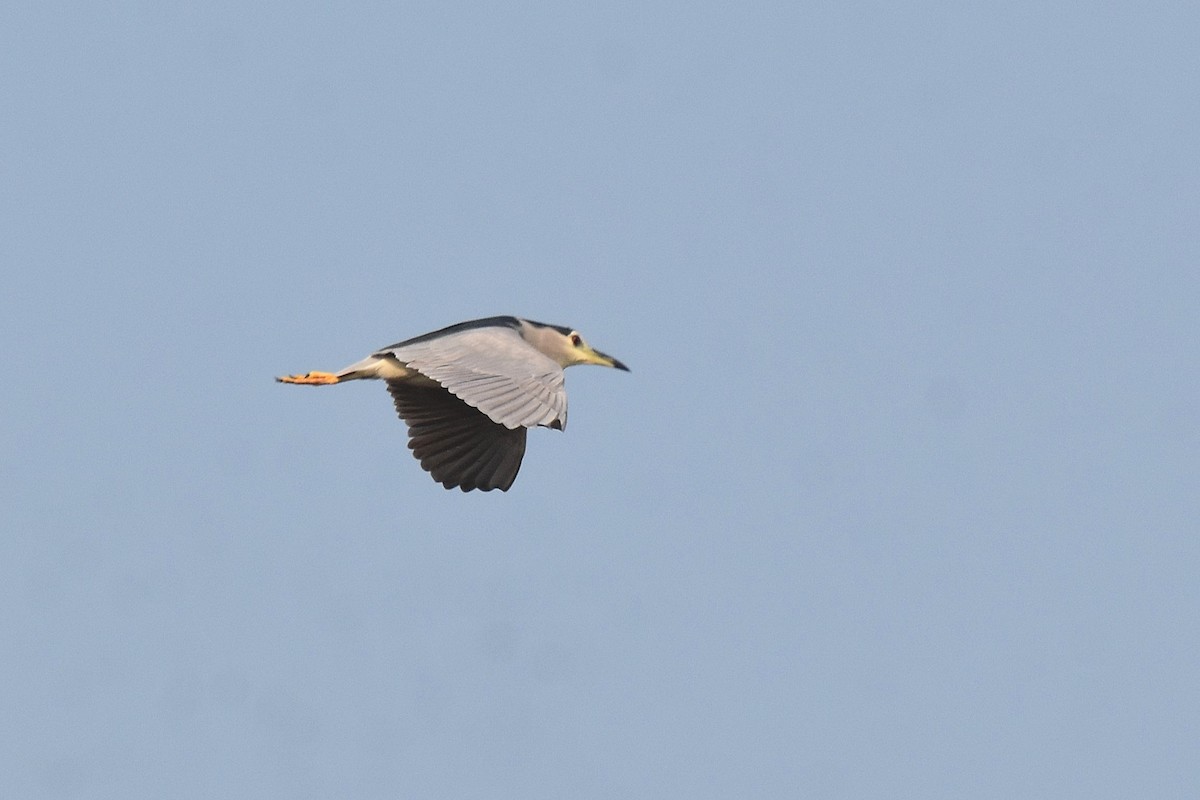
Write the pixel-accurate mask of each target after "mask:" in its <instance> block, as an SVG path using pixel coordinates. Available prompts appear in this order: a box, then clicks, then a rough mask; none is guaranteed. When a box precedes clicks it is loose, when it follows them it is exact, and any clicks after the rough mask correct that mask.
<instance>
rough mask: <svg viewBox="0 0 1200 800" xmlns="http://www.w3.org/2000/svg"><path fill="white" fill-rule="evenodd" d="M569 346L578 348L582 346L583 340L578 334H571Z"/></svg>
mask: <svg viewBox="0 0 1200 800" xmlns="http://www.w3.org/2000/svg"><path fill="white" fill-rule="evenodd" d="M571 344H572V345H574V346H575V347H579V345H581V344H583V339H581V338H580V337H579V334H578V333H572V334H571Z"/></svg>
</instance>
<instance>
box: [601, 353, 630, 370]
mask: <svg viewBox="0 0 1200 800" xmlns="http://www.w3.org/2000/svg"><path fill="white" fill-rule="evenodd" d="M597 355H599V356H601V357H603V358H607V359H608V360H609V361H611V362H612V367H613V369H619V370H622V371H624V372H629V367H627V366H625V365H624V364H622V363H621V362H620V361H617V360H616V359H615V358H613V357H612V356H610V355H609V354H608V353H600V352H599V351H597Z"/></svg>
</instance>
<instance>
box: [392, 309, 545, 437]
mask: <svg viewBox="0 0 1200 800" xmlns="http://www.w3.org/2000/svg"><path fill="white" fill-rule="evenodd" d="M381 354H389V355H391V356H393V357H394V358H396V359H397V360H398V361H400V362H401V363H403V364H407V365H408V366H409V367H410V368H412V369H415V370H417V371H418V372H420V373H421V374H422V375H425V376H426V377H429V378H432V379H433V380H435V381H437V382H438V383H440V384H441V385H442V386H445V387H446V388H447V389H449V390H450V392H451V393H452V394H454V395H455V396H457V397H459V398H461V399H462V400H463V402H465V403H467V404H468V405H470V406H474V407H475V408H478V409H479V410H480V411H482V412H483V413H484V414H487V416H488V417H490V418H491V419H492V420H493V421H495V422H498V423H499V424H501V425H504V426H505V427H508V428H519V427H526V428H530V427H533V426H535V425H546V426H549V427H555V428H562V427H564V426H565V425H566V422H567V393H566V390H565V389H564V388H563V371H562V367H560V366H559V365H558V362H556V361H554V360H553V359H551V358H549V357H548V356H545V355H543V354H542V353H540V352H538V351H537V350H536V349H534V348H533V346H532V345H530V344H529V343H527V342H526V341H525V340H524V339H522V338H521V335H520V334H519V333H518V332H517V331H515V330H513V329H512V328H505V327H495V328H473V329H468V330H463V331H458V332H456V333H451V334H448V335H446V336H439V337H438V338H436V339H430V340H425V341H417V342H414V343H411V344H401V345H398V346H396V347H393V348H391V349H388V350H383V351H381Z"/></svg>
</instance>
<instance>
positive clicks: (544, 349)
mask: <svg viewBox="0 0 1200 800" xmlns="http://www.w3.org/2000/svg"><path fill="white" fill-rule="evenodd" d="M521 335H522V336H523V337H524V339H525V341H527V342H529V343H530V344H531V345H533V346H534V347H535V348H537V350H539V351H540V352H541V353H543V354H545V355H547V356H549V357H550V358H552V359H554V360H555V361H557V362H558V364H559V365H560V366H563V367H571V366H575V365H576V364H598V365H600V366H603V367H614V368H616V369H622V370H625V371H626V372H628V371H629V368H628V367H626V366H625V365H624V364H622V363H621V362H620V361H617V360H616V359H615V358H613V357H612V356H609V355H605V354H604V353H601V352H600V351H599V350H596V349H595V348H593V347H592V346H591V345H589V344H588V343H587V342H586V341H584V338H583V337H582V336H580V335H579V331H571V332H569V333H563V332H562V331H561V330H559V329H556V328H551V327H541V326H537V325H530V324H528V323H526V324H525V325H523V326H522V329H521Z"/></svg>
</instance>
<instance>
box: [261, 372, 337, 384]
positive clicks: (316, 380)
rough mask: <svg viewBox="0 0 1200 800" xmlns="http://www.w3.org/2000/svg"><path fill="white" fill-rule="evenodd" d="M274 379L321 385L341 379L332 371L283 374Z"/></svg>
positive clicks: (283, 381)
mask: <svg viewBox="0 0 1200 800" xmlns="http://www.w3.org/2000/svg"><path fill="white" fill-rule="evenodd" d="M275 380H276V381H278V382H279V383H301V384H305V385H307V386H323V385H325V384H328V383H338V382H340V381H341V378H339V377H338V376H337V375H334V374H333V373H332V372H308V373H305V374H304V375H285V376H283V377H282V378H276V379H275Z"/></svg>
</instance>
